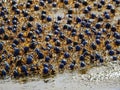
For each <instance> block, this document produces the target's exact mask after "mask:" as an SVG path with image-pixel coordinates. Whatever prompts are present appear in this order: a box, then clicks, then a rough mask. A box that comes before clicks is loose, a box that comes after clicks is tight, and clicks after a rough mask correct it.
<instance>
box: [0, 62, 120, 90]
mask: <svg viewBox="0 0 120 90" xmlns="http://www.w3.org/2000/svg"><path fill="white" fill-rule="evenodd" d="M14 89H16V90H73V89H74V90H120V62H112V63H109V64H108V65H107V66H100V67H94V68H92V69H91V70H89V71H88V72H87V73H86V74H79V73H78V72H73V73H69V72H66V73H63V74H57V75H56V76H55V77H54V78H48V79H41V78H39V77H36V78H35V77H34V78H29V80H28V81H27V79H25V80H22V81H15V80H10V79H7V80H1V81H0V90H14Z"/></svg>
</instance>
